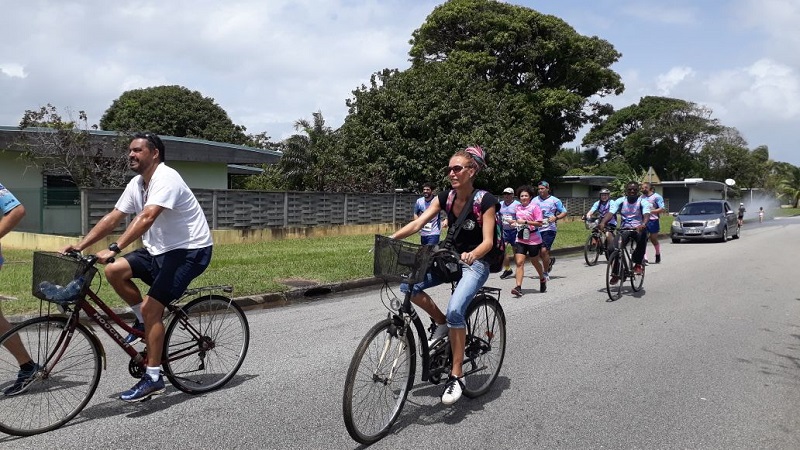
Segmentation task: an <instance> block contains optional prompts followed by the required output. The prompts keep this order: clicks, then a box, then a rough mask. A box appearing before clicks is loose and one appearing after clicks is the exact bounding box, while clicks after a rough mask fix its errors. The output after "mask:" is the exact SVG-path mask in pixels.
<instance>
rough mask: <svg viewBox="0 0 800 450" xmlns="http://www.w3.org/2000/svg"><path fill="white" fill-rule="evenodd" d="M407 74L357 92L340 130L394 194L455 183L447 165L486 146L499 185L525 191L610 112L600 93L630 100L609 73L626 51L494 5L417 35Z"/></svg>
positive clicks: (433, 17)
mask: <svg viewBox="0 0 800 450" xmlns="http://www.w3.org/2000/svg"><path fill="white" fill-rule="evenodd" d="M411 45H412V47H411V50H410V56H411V58H412V66H411V67H410V68H409V69H407V70H405V71H398V70H390V69H385V70H383V71H381V72H377V73H375V74H373V76H372V78H371V81H370V85H369V86H361V87H360V88H358V89H356V90H355V91H353V98H351V99H349V100H348V102H347V104H348V106H349V108H350V111H349V115H348V116H347V118H346V119H345V123H344V125H343V126H342V128H341V129H340V138H341V142H342V147H343V148H359V149H360V153H361V154H360V155H355V156H357V157H360V159H357V161H360V162H369V164H370V165H371V168H372V170H373V171H376V172H385V173H388V174H389V175H390V177H391V186H394V187H403V188H415V187H418V186H419V185H420V184H421V183H423V182H425V181H439V182H440V183H444V177H443V175H441V171H440V169H441V168H442V167H443V166H444V165H445V164H446V162H447V158H448V157H449V156H450V155H452V154H453V153H454V152H455V151H456V150H458V149H459V148H463V147H465V146H467V145H469V144H479V145H481V146H483V147H484V148H485V149H486V150H487V151H488V154H489V165H490V167H491V168H492V169H491V170H490V171H488V172H486V175H485V176H484V177H483V179H482V180H479V182H482V183H484V184H485V185H486V187H489V188H498V187H504V186H507V185H519V184H521V183H523V182H529V181H530V180H532V179H537V178H539V177H541V176H542V175H544V174H545V171H546V164H547V161H548V159H549V158H550V157H552V156H553V155H555V153H556V152H557V151H558V149H559V148H560V147H561V145H562V144H563V143H566V142H570V141H572V140H573V139H574V138H575V134H576V133H577V131H578V130H579V129H580V128H581V126H583V125H584V124H586V123H589V122H592V123H594V122H597V121H599V120H600V119H601V117H602V116H603V114H605V113H606V112H607V111H610V108H609V107H608V106H607V105H603V104H599V103H590V102H589V100H588V99H589V97H590V96H603V95H606V94H610V93H619V92H621V91H622V89H623V86H622V83H621V82H620V78H619V75H618V74H616V73H615V72H613V71H612V70H611V69H610V68H609V67H610V65H611V64H613V63H614V62H615V61H616V60H617V59H618V58H619V56H620V55H619V53H618V52H616V51H615V50H614V48H613V47H612V46H611V44H609V43H608V42H606V41H604V40H602V39H599V38H596V37H585V36H581V35H580V34H578V33H577V32H576V31H575V30H574V29H573V28H572V27H570V26H569V25H567V24H566V23H565V22H564V21H562V20H561V19H558V18H556V17H553V16H547V15H543V14H540V13H538V12H536V11H534V10H532V9H529V8H524V7H520V6H514V5H508V4H505V3H501V2H495V1H489V0H451V1H448V2H446V3H444V4H443V5H441V6H438V7H437V8H435V9H434V11H433V12H432V13H431V14H430V15H429V16H428V18H427V20H426V21H425V23H424V24H423V25H422V26H421V27H420V28H419V29H418V30H416V31H415V32H414V34H413V38H412V40H411Z"/></svg>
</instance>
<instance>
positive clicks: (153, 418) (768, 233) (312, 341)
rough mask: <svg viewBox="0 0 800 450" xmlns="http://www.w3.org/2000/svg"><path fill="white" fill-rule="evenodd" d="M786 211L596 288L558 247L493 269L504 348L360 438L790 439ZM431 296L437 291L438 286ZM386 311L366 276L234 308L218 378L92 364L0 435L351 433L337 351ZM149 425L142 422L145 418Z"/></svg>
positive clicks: (88, 440) (799, 437)
mask: <svg viewBox="0 0 800 450" xmlns="http://www.w3.org/2000/svg"><path fill="white" fill-rule="evenodd" d="M798 242H800V220H798V219H783V220H776V221H774V222H771V223H769V224H764V225H757V224H755V225H753V226H751V227H747V228H746V229H745V230H744V232H743V235H742V239H740V240H735V241H731V242H728V243H725V244H712V243H709V244H705V243H700V244H679V245H674V244H669V243H664V244H663V254H664V260H663V263H662V264H659V265H651V266H649V267H648V270H647V278H646V280H645V290H644V291H643V293H641V294H636V295H630V293H628V294H626V295H624V296H623V297H622V298H621V299H620V300H618V301H616V302H613V303H610V302H606V301H605V300H606V295H605V292H604V290H603V283H604V281H603V277H604V274H605V270H604V267H602V266H598V267H586V266H585V264H584V263H583V257H582V255H576V256H573V257H562V258H559V261H558V263H557V264H556V266H555V269H554V271H553V275H554V278H553V281H552V282H551V283H550V288H549V291H548V292H547V293H546V294H539V293H537V292H535V288H536V286H537V285H538V283H537V282H536V281H535V280H533V279H526V281H525V283H526V284H527V285H528V286H527V287H529V288H530V289H531V290H530V291H529V293H528V294H526V295H525V296H524V297H523V298H521V299H512V298H510V296H508V295H507V294H505V293H507V292H508V291H509V290H510V288H511V287H513V286H512V284H513V282H512V281H510V280H505V281H501V280H499V279H497V275H493V276H492V278H491V279H490V283H489V284H490V285H495V286H498V287H502V288H503V289H504V298H503V299H502V303H503V305H504V308H505V310H506V315H507V318H508V331H509V335H508V351H507V355H506V361H505V364H504V366H503V369H502V372H501V374H500V377H499V378H498V381H497V383H496V385H495V387H494V389H493V390H492V391H491V392H490V393H489V394H487V395H486V396H484V397H482V398H479V399H475V400H469V399H466V398H465V399H462V400H461V401H459V402H458V403H457V404H456V405H455V406H453V407H444V406H442V405H441V403H440V402H439V399H438V396H439V394H440V391H441V388H440V387H434V386H430V385H423V384H420V383H418V384H417V387H416V388H415V390H414V391H413V392H412V393H411V396H410V398H409V403H408V404H407V406H406V408H405V410H404V411H403V415H402V417H401V419H400V421H399V422H398V423H397V424H396V426H395V428H394V433H393V434H391V435H389V436H388V437H386V438H385V439H384V440H382V441H381V442H379V443H378V444H376V445H375V446H373V447H374V448H381V449H382V448H392V449H396V448H421V447H434V448H436V447H439V448H495V449H502V448H521V447H531V448H665V449H666V448H669V449H673V448H720V449H722V448H724V449H732V448H742V449H745V448H746V449H751V448H779V449H797V448H800V431H798V430H800V389H799V388H800V281H798V270H797V253H798V252H797V250H798V248H799V247H798ZM436 294H439V295H438V297H439V298H444V291H443V290H440V291H437V292H436V293H435V294H434V295H435V296H436ZM384 315H385V312H384V309H383V307H382V306H381V305H380V302H379V299H378V293H377V291H376V290H363V291H360V292H350V293H348V294H347V295H341V296H338V297H335V298H328V299H324V300H318V301H315V302H310V303H304V304H296V305H293V306H289V307H283V308H276V309H271V310H259V311H252V312H250V313H249V319H250V323H251V327H252V332H253V337H252V341H251V346H250V353H249V355H248V357H247V360H246V361H245V364H244V365H243V367H242V369H241V371H240V373H239V375H238V376H237V377H236V378H235V379H234V380H233V381H232V383H231V384H230V385H229V386H227V387H226V388H225V389H223V390H221V391H218V392H214V393H210V394H208V395H204V396H200V397H191V396H188V395H186V394H183V393H180V392H178V391H177V390H175V389H171V390H169V391H168V395H165V396H162V397H161V398H159V399H156V400H153V401H150V402H147V403H144V404H140V405H128V404H123V403H121V402H120V401H118V400H116V395H117V394H118V393H119V392H120V391H121V390H123V389H127V388H128V387H129V386H130V385H132V384H133V383H134V381H135V380H133V379H132V378H130V376H128V375H127V372H126V367H127V361H126V360H125V359H123V358H121V352H120V351H119V350H118V349H116V348H114V347H112V345H111V343H110V342H109V341H108V340H107V339H106V340H105V341H104V342H105V345H106V349H107V351H108V354H109V365H108V370H106V371H105V372H104V374H103V378H102V379H101V382H100V387H99V388H98V391H97V394H96V395H95V397H94V399H93V400H92V402H91V403H90V404H89V405H88V406H87V408H86V409H85V410H84V412H83V413H82V414H81V415H79V416H78V417H77V418H76V419H75V420H74V421H73V422H71V423H70V424H69V425H68V426H66V427H64V428H62V429H60V430H57V431H54V432H51V433H48V434H45V435H40V436H34V437H30V438H23V439H18V438H13V437H8V436H0V447H2V448H13V449H23V448H31V449H34V448H35V449H42V448H59V449H70V448H171V449H181V448H303V449H305V448H325V449H329V448H356V447H357V446H356V445H355V443H354V442H353V441H352V440H351V439H350V438H349V436H348V435H347V433H346V431H345V429H344V426H343V424H342V419H341V393H342V386H343V382H344V375H345V372H346V369H347V365H348V363H349V359H350V357H351V355H352V353H353V351H354V349H355V347H356V345H357V344H358V341H359V340H360V338H361V336H362V335H363V334H364V332H366V330H367V329H368V328H369V327H370V326H371V325H372V324H373V323H374V322H376V321H377V320H378V319H380V318H382V317H383V316H384ZM148 429H149V430H150V431H147V430H148Z"/></svg>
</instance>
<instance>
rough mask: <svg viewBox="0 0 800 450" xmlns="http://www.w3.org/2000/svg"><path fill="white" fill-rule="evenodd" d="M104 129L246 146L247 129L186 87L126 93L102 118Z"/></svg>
mask: <svg viewBox="0 0 800 450" xmlns="http://www.w3.org/2000/svg"><path fill="white" fill-rule="evenodd" d="M100 127H101V128H102V129H104V130H115V131H120V132H131V131H152V132H153V133H157V134H163V135H167V136H177V137H188V138H196V139H205V140H209V141H216V142H226V143H229V144H239V145H246V144H248V143H249V139H248V136H246V135H245V131H246V129H245V127H243V126H240V125H236V124H234V123H233V122H232V121H231V119H230V117H228V113H227V112H225V110H224V109H222V107H220V106H219V105H217V104H216V103H215V102H214V99H213V98H209V97H204V96H203V94H201V93H200V92H197V91H192V90H189V89H188V88H185V87H183V86H156V87H150V88H144V89H134V90H130V91H126V92H124V93H123V94H122V95H120V96H119V98H118V99H116V100H114V102H113V103H112V104H111V106H110V107H109V108H108V109H107V110H106V112H105V114H103V117H102V118H101V119H100Z"/></svg>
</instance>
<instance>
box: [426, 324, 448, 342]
mask: <svg viewBox="0 0 800 450" xmlns="http://www.w3.org/2000/svg"><path fill="white" fill-rule="evenodd" d="M431 328H433V327H431ZM449 332H450V328H448V326H447V324H446V323H437V324H436V328H435V329H432V330H431V337H430V338H428V348H431V347H433V344H435V343H437V342H439V341H440V340H442V339H444V338H445V336H447V334H448V333H449Z"/></svg>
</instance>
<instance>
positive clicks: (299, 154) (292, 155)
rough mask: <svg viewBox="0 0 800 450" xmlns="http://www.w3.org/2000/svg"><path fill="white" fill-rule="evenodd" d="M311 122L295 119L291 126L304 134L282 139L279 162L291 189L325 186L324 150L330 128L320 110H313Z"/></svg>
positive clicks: (321, 188) (320, 188)
mask: <svg viewBox="0 0 800 450" xmlns="http://www.w3.org/2000/svg"><path fill="white" fill-rule="evenodd" d="M312 116H313V123H311V122H309V121H308V120H306V119H298V120H297V121H296V122H295V123H294V129H295V130H297V131H300V132H302V133H303V134H295V135H292V136H291V137H289V138H288V139H286V141H285V142H284V151H283V156H282V157H281V160H280V163H279V166H280V169H281V171H282V172H283V174H284V177H285V178H286V181H287V182H288V184H289V189H291V190H299V191H302V190H307V189H314V190H319V191H322V190H324V187H325V183H324V170H323V169H324V168H323V167H321V165H322V162H323V161H324V160H325V152H326V150H327V146H328V145H329V141H330V139H329V138H330V136H331V135H332V134H333V130H331V128H330V127H328V126H326V125H325V119H324V118H323V117H322V112H321V111H317V112H315V113H313V114H312Z"/></svg>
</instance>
